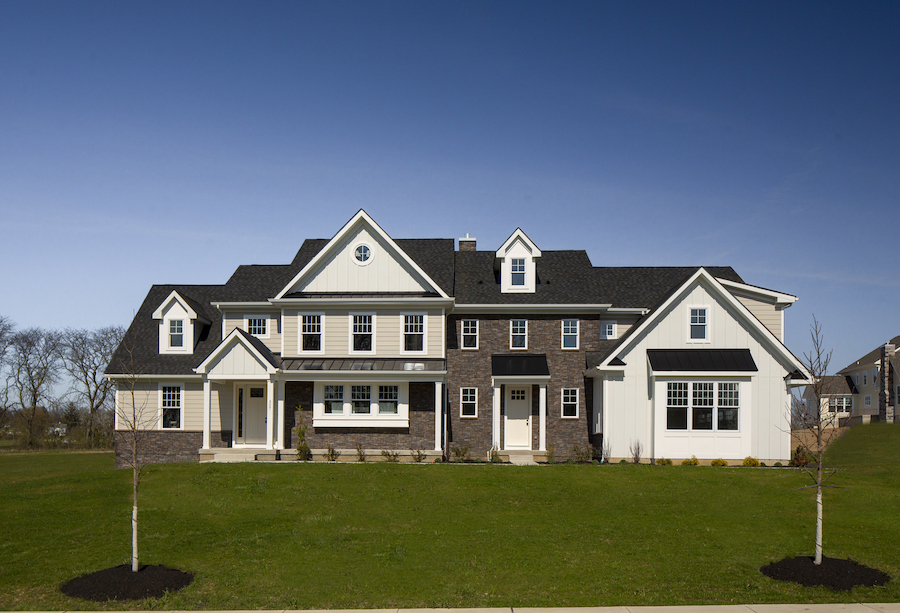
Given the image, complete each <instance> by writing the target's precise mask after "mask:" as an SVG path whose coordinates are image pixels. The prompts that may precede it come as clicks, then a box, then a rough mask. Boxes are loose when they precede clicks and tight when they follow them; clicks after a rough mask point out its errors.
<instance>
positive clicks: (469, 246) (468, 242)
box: [459, 232, 475, 251]
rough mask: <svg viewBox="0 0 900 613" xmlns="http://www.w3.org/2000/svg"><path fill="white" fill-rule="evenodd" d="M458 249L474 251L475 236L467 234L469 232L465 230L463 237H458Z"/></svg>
mask: <svg viewBox="0 0 900 613" xmlns="http://www.w3.org/2000/svg"><path fill="white" fill-rule="evenodd" d="M459 250H460V251H475V237H473V236H469V233H468V232H466V236H465V238H461V239H459Z"/></svg>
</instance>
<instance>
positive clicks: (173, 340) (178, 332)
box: [169, 319, 184, 347]
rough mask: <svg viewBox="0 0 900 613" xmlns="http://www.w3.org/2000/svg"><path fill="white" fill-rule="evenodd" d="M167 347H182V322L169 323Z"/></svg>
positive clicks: (173, 320)
mask: <svg viewBox="0 0 900 613" xmlns="http://www.w3.org/2000/svg"><path fill="white" fill-rule="evenodd" d="M169 347H184V320H183V319H172V320H170V321H169Z"/></svg>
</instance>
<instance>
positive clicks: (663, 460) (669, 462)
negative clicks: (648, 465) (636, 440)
mask: <svg viewBox="0 0 900 613" xmlns="http://www.w3.org/2000/svg"><path fill="white" fill-rule="evenodd" d="M656 464H657V465H658V466H671V465H672V460H670V459H669V458H656Z"/></svg>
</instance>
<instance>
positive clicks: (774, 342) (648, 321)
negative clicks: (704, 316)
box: [597, 268, 810, 379]
mask: <svg viewBox="0 0 900 613" xmlns="http://www.w3.org/2000/svg"><path fill="white" fill-rule="evenodd" d="M700 277H703V278H704V279H705V280H706V281H707V282H708V283H709V285H710V286H711V288H712V289H713V291H715V292H717V293H718V294H719V295H720V297H721V298H722V299H723V300H725V301H726V302H728V303H729V304H730V305H731V306H732V307H733V308H734V309H735V310H736V311H738V312H739V313H740V314H741V316H742V317H743V318H744V320H745V321H746V322H747V323H748V324H749V325H751V326H752V327H753V328H754V329H755V330H756V331H757V332H759V334H760V336H761V337H762V338H764V339H765V340H767V341H768V344H769V346H770V348H771V349H772V350H774V353H776V354H778V355H779V356H780V357H781V358H782V359H783V360H784V361H786V362H788V363H789V364H791V365H792V366H793V367H794V369H795V370H798V371H800V373H801V374H802V375H803V376H804V377H806V378H807V379H809V378H810V374H809V371H807V370H806V367H805V366H804V365H803V363H802V362H801V361H800V360H798V359H797V358H796V357H795V356H794V354H793V353H791V352H790V350H789V349H788V348H787V347H785V346H784V343H782V342H781V341H780V340H778V339H777V338H776V337H775V335H774V334H772V332H771V331H770V330H769V329H768V328H766V327H765V326H764V325H763V324H762V323H761V322H760V321H759V319H757V318H756V316H755V315H753V313H751V312H750V311H749V309H747V307H745V306H744V305H743V304H742V303H741V301H740V300H738V299H737V297H736V296H735V295H734V294H732V293H731V292H730V291H728V290H727V289H726V288H725V286H724V285H722V284H721V283H720V282H719V281H718V280H717V279H716V278H715V277H713V276H712V275H711V274H709V272H707V270H706V269H705V268H699V269H697V272H695V273H694V274H693V275H691V277H690V278H689V279H688V280H687V281H685V282H684V283H682V284H681V287H679V288H678V289H676V290H675V291H674V292H672V294H671V295H670V296H669V297H668V298H667V299H666V301H665V302H664V303H663V304H661V305H660V306H659V307H658V308H657V309H656V311H654V313H653V314H652V315H651V316H650V317H647V318H645V319H644V321H642V322H641V324H640V325H639V326H638V327H637V329H636V330H634V332H632V333H631V334H630V335H629V336H628V338H627V339H626V342H625V343H624V344H623V345H619V346H617V347H616V350H615V351H614V352H613V353H611V354H610V355H609V356H607V357H606V359H604V360H603V362H601V363H600V364H599V365H598V366H597V370H605V369H606V368H608V367H609V361H610V360H613V359H614V358H616V357H617V356H618V355H621V354H622V353H623V352H624V353H627V351H629V350H630V349H632V348H633V347H634V345H635V344H636V343H637V342H638V341H639V340H640V338H641V335H642V334H643V333H644V331H645V330H646V329H647V328H648V327H650V326H651V325H652V324H653V323H655V322H656V320H657V319H659V318H660V317H661V316H662V315H663V314H664V313H665V312H666V311H668V309H669V307H670V306H671V305H672V303H673V302H675V300H677V299H679V297H680V296H681V294H682V292H683V291H684V289H685V288H687V287H690V286H691V285H693V284H694V283H695V282H696V281H697V280H698V279H699V278H700Z"/></svg>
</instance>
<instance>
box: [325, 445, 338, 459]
mask: <svg viewBox="0 0 900 613" xmlns="http://www.w3.org/2000/svg"><path fill="white" fill-rule="evenodd" d="M339 457H341V452H340V451H338V450H337V449H335V448H334V445H329V446H328V447H327V449H326V450H325V459H326V460H328V461H329V462H337V459H338V458H339Z"/></svg>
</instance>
